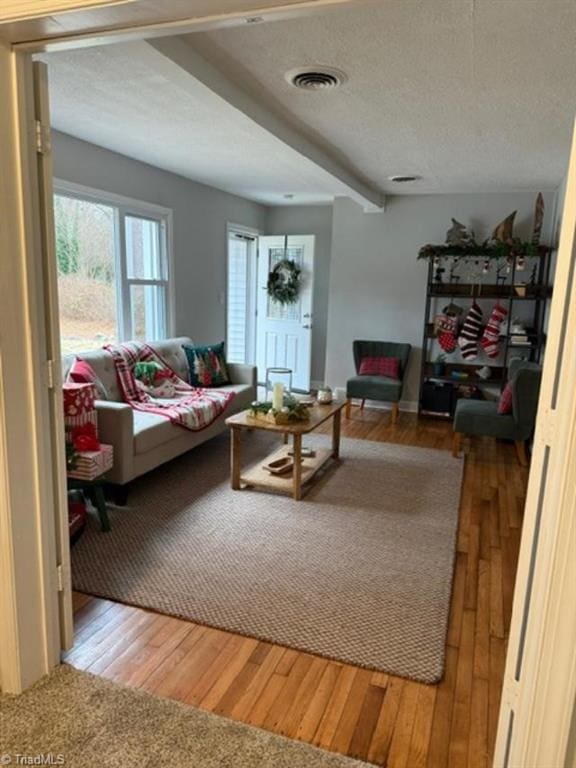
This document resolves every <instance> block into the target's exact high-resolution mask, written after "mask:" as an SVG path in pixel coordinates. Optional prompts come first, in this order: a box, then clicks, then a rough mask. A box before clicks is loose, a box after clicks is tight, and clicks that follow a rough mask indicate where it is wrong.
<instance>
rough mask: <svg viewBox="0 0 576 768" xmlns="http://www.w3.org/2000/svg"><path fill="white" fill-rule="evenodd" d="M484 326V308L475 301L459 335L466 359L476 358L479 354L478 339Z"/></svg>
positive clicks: (459, 341)
mask: <svg viewBox="0 0 576 768" xmlns="http://www.w3.org/2000/svg"><path fill="white" fill-rule="evenodd" d="M481 328H482V310H481V309H480V307H479V306H478V304H476V302H474V303H473V304H472V306H471V307H470V310H469V311H468V314H467V315H466V320H465V321H464V325H463V326H462V330H461V331H460V336H459V337H458V346H459V347H460V351H461V352H462V357H463V358H464V360H474V358H475V357H477V356H478V339H479V338H480V330H481Z"/></svg>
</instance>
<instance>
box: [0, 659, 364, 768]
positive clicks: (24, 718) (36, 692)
mask: <svg viewBox="0 0 576 768" xmlns="http://www.w3.org/2000/svg"><path fill="white" fill-rule="evenodd" d="M0 734H2V739H1V741H2V743H1V746H0V750H1V752H2V754H1V755H0V763H1V764H2V765H8V764H10V763H11V764H14V765H16V764H18V765H65V766H67V768H94V767H95V766H101V767H102V768H104V767H105V766H108V768H119V767H120V766H122V768H148V767H149V768H160V767H161V766H166V767H167V768H168V767H169V768H362V766H364V767H365V768H366V765H367V764H366V763H361V762H358V761H356V760H350V759H348V758H346V757H342V756H340V755H336V754H332V753H329V752H324V751H322V750H320V749H316V748H315V747H310V746H308V745H307V744H301V743H298V742H296V741H291V740H290V739H286V738H283V737H282V736H275V735H273V734H271V733H267V732H266V731H262V730H260V729H258V728H253V727H251V726H248V725H243V724H241V723H237V722H233V721H232V720H226V719H225V718H223V717H219V716H218V715H212V714H210V713H208V712H201V711H200V710H198V709H194V708H193V707H189V706H186V705H184V704H179V703H177V702H174V701H168V700H165V699H160V698H157V697H155V696H152V695H150V694H147V693H143V692H141V691H137V690H135V689H133V688H127V687H125V686H122V685H117V684H115V683H110V682H108V681H106V680H103V679H101V678H98V677H94V676H93V675H90V674H88V673H86V672H78V671H77V670H75V669H72V667H67V666H62V667H60V668H59V669H58V670H57V671H56V672H54V673H53V674H52V675H50V676H48V677H45V678H44V679H43V680H41V681H40V682H39V683H37V684H36V685H35V686H33V687H32V688H31V689H29V690H28V691H26V692H25V693H23V694H22V695H21V696H7V695H0ZM23 758H24V759H23ZM28 758H30V761H28V760H27V759H28ZM32 759H35V762H31V760H32ZM41 759H43V760H44V761H43V762H41Z"/></svg>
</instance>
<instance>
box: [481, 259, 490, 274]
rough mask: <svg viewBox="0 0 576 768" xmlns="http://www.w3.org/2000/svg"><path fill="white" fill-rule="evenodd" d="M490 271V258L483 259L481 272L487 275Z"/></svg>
mask: <svg viewBox="0 0 576 768" xmlns="http://www.w3.org/2000/svg"><path fill="white" fill-rule="evenodd" d="M488 272H490V259H484V265H483V266H482V274H483V275H487V274H488Z"/></svg>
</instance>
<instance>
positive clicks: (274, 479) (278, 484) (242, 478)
mask: <svg viewBox="0 0 576 768" xmlns="http://www.w3.org/2000/svg"><path fill="white" fill-rule="evenodd" d="M345 405H346V403H345V402H333V403H330V404H328V405H314V406H313V407H312V408H310V418H309V419H308V421H296V422H293V423H291V424H270V423H268V422H266V421H262V420H260V419H255V418H253V417H251V416H250V411H242V413H237V414H235V415H234V416H230V418H228V419H226V424H227V425H228V426H229V427H230V440H231V478H230V483H231V485H232V488H233V489H234V490H235V491H239V490H241V489H243V488H249V487H250V488H260V489H263V490H270V491H276V492H277V493H287V494H289V495H291V496H293V498H294V499H295V500H296V501H300V499H301V498H302V489H303V486H304V485H306V484H309V483H310V481H311V480H312V479H313V478H314V476H315V475H316V474H317V472H318V471H319V470H320V468H321V467H323V466H324V465H325V464H326V463H327V462H329V461H334V460H335V461H338V460H339V458H340V422H341V418H342V409H343V408H344V407H345ZM328 419H332V448H331V449H326V448H321V449H315V451H314V454H315V455H314V456H304V457H302V435H307V434H309V433H310V432H313V431H314V430H315V429H317V428H318V427H319V426H320V425H321V424H324V422H325V421H328ZM244 429H260V430H263V431H265V432H277V433H278V434H281V435H283V437H284V445H283V446H282V447H281V448H279V449H278V450H276V451H274V453H272V454H270V455H269V456H267V457H266V458H265V459H263V460H261V461H259V462H258V463H257V464H255V465H253V466H251V467H250V468H249V469H247V470H246V471H245V472H242V469H241V463H242V439H241V438H242V430H244ZM290 435H292V444H293V451H294V469H293V470H292V472H291V473H290V474H288V475H286V476H283V475H271V474H270V473H269V472H268V471H267V470H266V469H264V466H263V465H264V464H268V463H269V462H270V461H273V460H274V459H279V458H282V457H284V456H286V455H287V454H288V451H289V445H288V441H289V437H290Z"/></svg>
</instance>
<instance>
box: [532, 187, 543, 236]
mask: <svg viewBox="0 0 576 768" xmlns="http://www.w3.org/2000/svg"><path fill="white" fill-rule="evenodd" d="M543 221H544V198H543V197H542V192H538V197H537V198H536V206H535V207H534V224H533V226H532V241H531V242H532V245H536V246H538V245H540V235H541V233H542V222H543Z"/></svg>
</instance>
